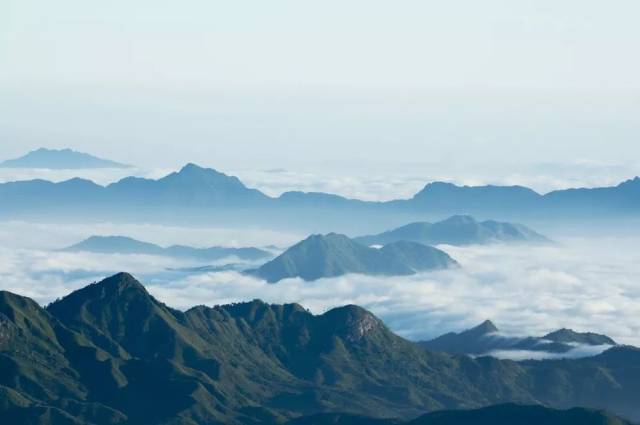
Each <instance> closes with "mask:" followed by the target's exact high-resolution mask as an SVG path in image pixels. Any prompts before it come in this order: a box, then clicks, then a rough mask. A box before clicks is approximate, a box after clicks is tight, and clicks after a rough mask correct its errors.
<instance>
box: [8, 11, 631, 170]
mask: <svg viewBox="0 0 640 425" xmlns="http://www.w3.org/2000/svg"><path fill="white" fill-rule="evenodd" d="M638 16H640V3H639V2H637V1H631V0H629V1H625V0H614V1H608V2H603V1H585V0H583V1H577V0H564V1H557V0H556V1H549V0H536V1H518V0H510V1H509V0H486V1H475V0H473V1H472V0H465V1H460V0H459V1H449V2H442V1H424V0H423V1H413V0H407V1H395V2H391V1H371V0H369V1H361V0H352V1H334V0H329V1H322V2H311V1H301V0H297V1H293V0H292V1H283V0H273V1H242V0H239V1H231V2H230V1H224V2H222V1H205V0H202V1H195V0H185V1H180V2H177V1H158V0H155V1H147V0H137V1H122V0H112V1H108V2H106V1H87V0H59V1H55V2H52V1H47V0H39V1H36V0H4V1H3V2H1V4H0V90H2V101H1V103H0V158H4V157H11V156H16V155H18V154H21V153H22V152H24V151H25V150H28V149H32V148H36V147H39V146H47V147H67V146H69V147H72V148H76V149H80V150H85V151H90V152H94V153H97V154H100V155H104V156H109V157H113V158H115V159H120V160H126V161H129V162H134V163H137V164H141V165H144V166H149V167H150V166H153V165H157V166H175V165H177V164H179V163H182V162H186V161H189V160H191V161H197V162H204V163H206V164H207V165H212V166H217V167H218V168H221V169H225V168H238V167H257V168H274V167H293V166H296V165H297V166H304V164H312V163H313V164H316V165H317V164H324V163H330V164H333V165H334V166H336V167H343V168H349V167H354V168H359V169H362V168H363V167H367V166H368V164H371V166H373V164H380V163H386V165H389V164H398V166H399V167H401V166H402V164H407V163H410V164H413V165H414V166H420V165H421V164H424V166H425V167H426V166H429V164H432V163H433V162H436V163H438V162H439V163H443V162H444V163H452V162H455V163H456V164H457V165H458V166H461V165H464V164H469V167H471V168H473V167H475V166H478V167H479V166H480V165H482V167H484V168H487V164H492V163H498V162H500V163H504V164H507V165H511V166H513V165H514V164H520V163H538V162H544V163H548V162H563V161H574V160H590V161H603V162H605V163H606V164H607V165H608V166H610V165H611V164H615V163H623V162H625V163H626V162H628V161H629V160H630V158H637V157H639V156H640V143H638V134H639V130H640V122H639V121H640V120H638V119H637V117H638V116H640V80H639V79H638V78H637V76H638V75H640V56H639V55H637V50H638V46H640V26H638V25H637V17H638ZM478 164H480V165H478ZM639 172H640V171H639Z"/></svg>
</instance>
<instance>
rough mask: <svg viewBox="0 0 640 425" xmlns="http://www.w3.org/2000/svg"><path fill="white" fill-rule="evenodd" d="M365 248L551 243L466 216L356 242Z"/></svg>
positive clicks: (519, 228)
mask: <svg viewBox="0 0 640 425" xmlns="http://www.w3.org/2000/svg"><path fill="white" fill-rule="evenodd" d="M354 240H355V241H357V242H360V243H363V244H365V245H384V244H388V243H393V242H398V241H413V242H419V243H423V244H426V245H439V244H447V245H471V244H488V243H492V242H527V243H548V242H550V240H549V239H548V238H546V237H545V236H542V235H541V234H539V233H536V232H535V231H533V230H531V229H529V228H528V227H526V226H523V225H521V224H515V223H503V222H498V221H493V220H487V221H482V222H479V221H477V220H475V219H474V218H473V217H470V216H466V215H454V216H452V217H450V218H448V219H446V220H443V221H439V222H437V223H428V222H416V223H410V224H407V225H405V226H402V227H398V228H397V229H393V230H389V231H388V232H384V233H380V234H377V235H369V236H361V237H358V238H355V239H354Z"/></svg>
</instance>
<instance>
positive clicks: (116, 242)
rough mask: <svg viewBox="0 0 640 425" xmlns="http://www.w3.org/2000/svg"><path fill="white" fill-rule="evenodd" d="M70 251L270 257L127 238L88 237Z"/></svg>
mask: <svg viewBox="0 0 640 425" xmlns="http://www.w3.org/2000/svg"><path fill="white" fill-rule="evenodd" d="M63 251H69V252H94V253H101V254H146V255H161V256H165V257H173V258H182V259H194V260H201V261H215V260H221V259H224V258H229V257H237V258H239V259H241V260H248V261H255V260H264V259H267V258H271V257H272V254H271V253H270V252H268V251H265V250H262V249H259V248H251V247H248V248H226V247H219V246H214V247H209V248H195V247H191V246H184V245H171V246H168V247H166V248H165V247H161V246H159V245H155V244H152V243H149V242H142V241H139V240H136V239H133V238H130V237H126V236H90V237H89V238H87V239H85V240H83V241H81V242H78V243H77V244H74V245H71V246H70V247H67V248H64V249H63Z"/></svg>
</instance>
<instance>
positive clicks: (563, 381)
mask: <svg viewBox="0 0 640 425" xmlns="http://www.w3.org/2000/svg"><path fill="white" fill-rule="evenodd" d="M0 359H1V360H0V368H1V373H0V393H1V394H2V402H1V403H0V418H2V420H3V423H5V422H6V423H37V424H43V425H50V424H95V425H102V424H127V425H128V424H131V425H132V424H141V423H143V424H149V425H152V424H205V423H206V424H217V423H221V424H259V423H261V424H280V423H286V422H287V421H290V420H292V419H294V418H297V417H302V416H310V415H317V414H337V413H344V414H346V415H356V416H368V417H374V418H398V420H402V421H409V420H413V418H416V417H418V416H420V415H424V414H425V413H427V412H434V413H432V414H431V415H427V416H426V417H424V421H425V422H413V423H426V424H452V425H453V424H458V423H470V422H469V421H470V420H471V419H473V418H480V419H482V420H478V421H477V422H472V423H492V424H494V425H495V424H499V423H501V422H491V421H490V419H491V418H503V420H504V418H529V422H527V421H525V420H523V421H520V420H517V421H515V420H514V422H512V423H524V424H526V423H534V422H531V418H540V419H542V418H547V419H548V420H549V422H545V421H542V422H538V423H552V424H553V423H560V422H554V420H555V421H557V420H559V419H558V418H573V419H572V420H573V421H574V422H563V423H570V424H572V423H581V424H583V425H584V424H590V423H592V422H589V421H587V419H589V418H591V419H594V418H596V419H597V418H599V419H601V420H602V422H594V423H604V424H610V425H614V424H623V423H624V422H623V421H618V420H617V419H615V418H614V417H613V416H611V415H608V414H604V413H594V412H592V411H585V410H584V409H576V410H574V411H568V412H555V411H549V410H548V409H543V408H536V407H530V408H527V407H522V408H520V407H517V408H516V407H507V408H505V407H496V408H492V409H489V410H482V411H479V412H476V413H473V412H467V411H465V412H457V413H456V412H439V413H438V411H441V410H443V409H449V410H450V409H474V408H475V409H477V408H483V407H486V406H491V405H496V404H500V403H512V402H515V403H519V404H529V405H536V404H541V405H545V406H547V407H552V408H559V409H566V408H571V407H574V406H582V407H588V408H596V409H606V410H608V411H610V412H612V413H614V414H617V415H619V416H622V417H626V418H628V419H630V420H638V419H640V407H639V405H638V394H639V393H640V350H638V349H636V348H633V347H623V346H621V347H614V348H611V349H609V350H607V351H606V352H604V353H602V354H600V355H598V356H594V357H589V358H584V359H578V360H563V361H535V362H513V361H502V360H498V359H493V358H490V357H482V358H476V359H474V358H472V357H469V356H464V355H462V356H460V355H451V354H446V353H438V352H432V351H429V350H425V349H424V348H422V347H420V346H418V345H417V344H415V343H412V342H410V341H407V340H404V339H403V338H401V337H399V336H397V335H395V334H393V333H392V332H391V331H389V329H388V328H387V327H386V326H385V325H384V323H382V321H380V320H379V319H378V318H376V317H375V316H374V315H373V314H371V313H370V312H368V311H366V310H364V309H362V308H360V307H357V306H345V307H339V308H335V309H332V310H329V311H327V312H326V313H324V314H321V315H313V314H311V313H309V312H308V311H307V310H305V309H304V308H303V307H301V306H299V305H297V304H285V305H270V304H265V303H263V302H261V301H252V302H247V303H239V304H231V305H222V306H215V307H205V306H197V307H193V308H191V309H189V310H187V311H185V312H182V311H178V310H174V309H172V308H170V307H168V306H166V305H164V304H163V303H161V302H159V301H157V300H156V299H155V298H153V297H152V296H151V295H149V293H148V292H147V291H146V289H145V288H144V287H143V286H142V285H141V284H140V283H139V282H137V281H136V280H135V279H134V278H133V277H132V276H130V275H128V274H126V273H120V274H118V275H115V276H112V277H110V278H108V279H105V280H104V281H102V282H99V283H95V284H92V285H89V286H87V287H85V288H82V289H80V290H78V291H75V292H73V293H71V294H70V295H68V296H66V297H64V298H62V299H60V300H58V301H56V302H54V303H52V304H50V305H49V306H48V307H47V308H46V309H44V308H42V307H40V306H39V305H38V304H36V303H35V302H34V301H32V300H30V299H28V298H25V297H22V296H19V295H15V294H12V293H9V292H4V291H3V292H0ZM496 409H497V410H496ZM504 409H506V411H505V410H504ZM522 409H534V412H529V413H526V414H525V413H524V412H523V410H522ZM571 412H573V413H571ZM469 415H471V416H469ZM476 415H478V416H476ZM496 415H497V416H496ZM573 415H576V416H573ZM338 417H347V416H341V415H338ZM438 418H440V419H438ZM554 418H555V419H554ZM580 418H582V419H580ZM591 419H589V420H591ZM300 420H302V419H300ZM416 420H418V421H420V420H423V419H416ZM576 420H584V422H575V421H576ZM594 420H595V419H594ZM465 421H466V422H465ZM294 423H295V422H294ZM300 423H357V422H300ZM360 423H366V422H360ZM373 423H375V422H373Z"/></svg>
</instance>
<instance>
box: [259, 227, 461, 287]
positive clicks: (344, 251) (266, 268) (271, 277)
mask: <svg viewBox="0 0 640 425" xmlns="http://www.w3.org/2000/svg"><path fill="white" fill-rule="evenodd" d="M457 266H458V263H456V261H455V260H454V259H452V258H451V257H450V256H449V255H448V254H447V253H446V252H444V251H441V250H439V249H437V248H433V247H431V246H426V245H423V244H420V243H417V242H407V241H399V242H393V243H389V244H387V245H385V246H383V247H382V248H379V249H378V248H370V247H368V246H365V245H362V244H360V243H358V242H355V241H353V240H351V239H349V238H348V237H347V236H345V235H340V234H337V233H329V234H327V235H311V236H309V237H308V238H306V239H305V240H303V241H301V242H298V243H297V244H295V245H293V246H292V247H290V248H289V249H287V250H286V251H285V252H283V253H282V254H280V255H279V256H277V257H276V258H274V259H273V260H271V261H269V262H267V263H266V264H264V265H262V266H261V267H259V268H258V269H255V270H251V271H250V273H251V274H254V275H256V276H259V277H261V278H263V279H265V280H266V281H267V282H270V283H275V282H278V281H280V280H282V279H286V278H290V277H300V278H302V279H304V280H316V279H320V278H323V277H335V276H341V275H344V274H348V273H359V274H366V275H385V276H403V275H411V274H415V273H417V272H420V271H426V270H437V269H445V268H450V267H457Z"/></svg>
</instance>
